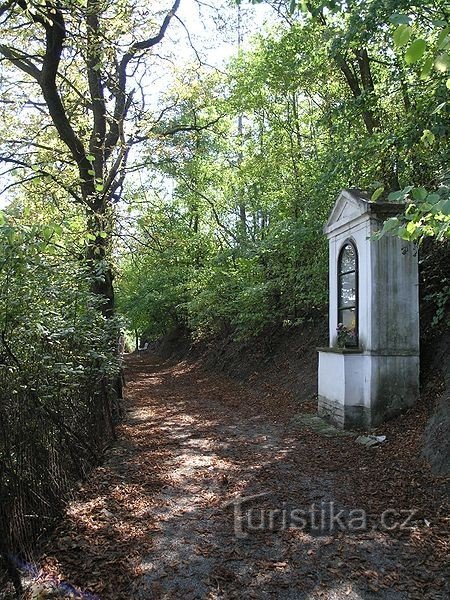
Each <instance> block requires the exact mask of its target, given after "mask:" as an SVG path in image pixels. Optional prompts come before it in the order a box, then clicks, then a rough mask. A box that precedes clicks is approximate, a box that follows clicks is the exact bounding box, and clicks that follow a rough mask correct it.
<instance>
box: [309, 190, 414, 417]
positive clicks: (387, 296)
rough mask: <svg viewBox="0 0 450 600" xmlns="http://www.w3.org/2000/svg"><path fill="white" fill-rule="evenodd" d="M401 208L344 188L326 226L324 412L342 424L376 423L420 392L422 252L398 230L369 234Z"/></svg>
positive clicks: (321, 361) (322, 359)
mask: <svg viewBox="0 0 450 600" xmlns="http://www.w3.org/2000/svg"><path fill="white" fill-rule="evenodd" d="M402 209H404V206H403V205H399V204H392V203H385V202H371V201H370V199H369V197H368V196H367V195H366V194H365V193H364V192H362V191H360V190H356V189H350V190H343V191H342V192H341V194H340V195H339V197H338V199H337V201H336V204H335V206H334V208H333V210H332V212H331V215H330V218H329V220H328V222H327V224H326V226H325V228H324V232H325V234H326V235H327V237H328V240H329V250H330V255H329V284H330V285H329V289H330V293H329V338H330V344H329V347H328V348H320V349H319V390H318V392H319V393H318V395H319V401H318V412H319V414H320V415H321V416H324V417H326V418H328V419H329V420H331V421H332V422H334V423H335V424H336V425H338V426H340V427H343V428H352V427H364V428H370V427H375V426H377V425H379V424H380V423H382V422H383V421H384V420H386V419H388V418H390V417H393V416H395V415H397V414H398V413H400V412H401V411H402V410H404V409H406V408H408V407H410V406H412V405H413V404H414V403H415V401H416V399H417V397H418V395H419V297H418V260H417V252H416V249H415V247H414V245H413V244H411V243H408V242H405V241H403V240H400V239H399V238H397V237H390V236H384V237H383V238H381V239H380V240H373V239H370V238H371V236H372V235H373V233H375V232H376V231H378V230H379V229H380V228H381V227H382V225H383V222H384V220H385V219H386V218H387V217H389V216H393V215H395V214H398V213H399V212H402ZM348 248H351V249H350V250H348V252H349V254H348V256H353V254H356V261H355V262H356V273H355V276H354V275H353V273H350V274H346V272H345V269H350V268H353V267H352V262H351V261H349V262H348V261H346V258H345V257H344V259H343V258H342V253H343V252H344V251H345V249H348ZM352 249H354V250H352ZM352 252H353V254H352ZM346 256H347V255H346ZM349 265H350V266H349ZM347 305H351V306H352V307H353V306H355V308H351V309H347V308H346V306H347ZM342 307H344V308H342ZM339 309H341V310H339ZM340 319H341V320H343V321H345V323H344V325H347V327H346V328H344V327H343V326H342V325H339V320H340Z"/></svg>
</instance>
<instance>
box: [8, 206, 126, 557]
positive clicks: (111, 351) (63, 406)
mask: <svg viewBox="0 0 450 600" xmlns="http://www.w3.org/2000/svg"><path fill="white" fill-rule="evenodd" d="M61 233H62V232H61V231H60V230H59V228H53V227H50V226H33V227H26V226H21V225H17V224H16V225H13V224H11V223H8V222H7V221H5V218H4V217H3V216H2V224H1V225H0V498H1V505H0V538H1V539H2V540H3V542H2V543H3V544H5V542H6V543H7V546H8V548H9V549H10V550H16V551H17V550H19V549H20V550H21V551H24V550H26V549H27V548H29V547H30V546H29V544H30V543H31V542H32V541H33V539H34V537H35V535H36V534H37V533H39V532H41V531H42V530H43V529H45V528H46V527H48V526H49V525H51V523H52V520H53V519H54V518H55V517H57V516H58V515H59V513H60V511H61V507H62V506H63V505H64V502H65V501H66V499H67V494H68V492H69V490H70V487H71V485H73V483H74V482H75V481H76V480H77V479H79V478H80V477H83V476H84V475H85V474H86V472H87V471H88V470H89V468H91V467H92V465H93V464H95V462H96V461H97V460H98V458H99V456H100V453H101V451H102V449H103V448H104V446H105V443H106V441H107V440H108V439H110V437H111V435H112V433H113V430H112V421H113V418H114V416H113V414H112V410H113V403H112V397H113V396H112V390H111V382H112V381H114V378H115V377H116V375H117V372H118V366H119V365H118V359H117V352H116V343H117V323H115V322H114V320H110V321H106V320H105V319H104V317H102V315H101V312H100V311H99V310H98V300H97V299H96V298H95V297H94V296H93V295H92V294H91V292H90V277H89V276H88V274H87V272H86V270H85V269H84V268H83V267H82V266H81V265H80V263H79V261H78V260H77V259H76V258H73V257H72V256H71V254H70V250H69V249H66V250H64V249H61V248H64V247H63V238H62V237H61ZM58 238H59V240H60V242H61V246H60V247H58V243H57V242H56V240H57V239H58Z"/></svg>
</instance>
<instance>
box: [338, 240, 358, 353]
mask: <svg viewBox="0 0 450 600" xmlns="http://www.w3.org/2000/svg"><path fill="white" fill-rule="evenodd" d="M357 263H358V260H357V254H356V248H355V246H354V245H353V244H352V243H351V242H346V244H345V245H344V247H343V248H342V250H341V252H340V254H339V261H338V323H339V324H338V331H339V336H338V337H339V339H340V340H341V342H342V340H343V345H345V346H357V345H358V264H357Z"/></svg>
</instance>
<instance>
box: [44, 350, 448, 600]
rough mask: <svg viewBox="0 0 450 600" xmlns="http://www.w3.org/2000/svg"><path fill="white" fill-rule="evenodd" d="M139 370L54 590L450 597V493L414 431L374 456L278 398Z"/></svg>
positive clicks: (167, 369) (62, 541)
mask: <svg viewBox="0 0 450 600" xmlns="http://www.w3.org/2000/svg"><path fill="white" fill-rule="evenodd" d="M127 371H128V374H127V377H128V385H127V418H126V422H125V423H124V424H123V425H122V426H121V427H120V428H119V439H118V442H117V443H116V444H115V445H114V447H112V448H111V449H110V450H109V451H108V453H107V457H106V462H105V464H104V465H103V466H102V467H100V468H98V469H96V470H95V472H94V473H93V474H92V476H91V477H90V478H89V480H88V482H86V484H85V485H84V486H83V487H82V488H81V489H80V491H79V493H78V494H77V498H76V500H75V501H74V502H73V503H72V504H71V506H70V508H69V511H68V515H67V518H66V520H65V521H64V523H63V524H62V525H61V526H60V527H59V529H58V531H57V532H56V534H55V535H54V536H53V537H52V539H51V540H50V543H49V544H48V549H47V553H46V555H45V556H44V557H43V559H42V563H41V568H42V571H41V573H40V576H41V579H45V578H49V577H55V578H57V579H59V580H64V581H65V582H66V583H67V585H66V588H65V589H66V595H67V597H75V596H70V592H71V591H73V589H72V588H71V587H70V586H71V585H73V586H76V588H77V589H78V590H82V595H81V596H77V597H84V598H86V599H87V598H91V599H93V598H101V599H102V600H107V599H120V600H125V599H137V600H145V599H152V598H155V599H177V600H178V599H179V600H189V599H194V598H201V599H214V598H223V599H225V598H236V599H237V598H257V599H264V598H279V599H283V600H289V599H294V598H295V599H314V598H327V599H333V598H343V599H344V598H349V599H353V600H355V599H358V598H361V599H371V598H377V599H378V598H381V599H391V598H392V599H409V598H427V599H433V598H436V599H443V598H447V597H448V590H446V588H445V579H444V564H445V562H444V561H445V555H446V545H445V533H446V529H445V528H446V521H445V508H444V506H445V492H444V489H443V485H442V482H441V481H439V480H437V479H434V478H433V477H431V475H430V474H429V473H428V470H427V468H426V467H425V465H423V464H422V463H420V462H419V461H418V459H417V458H416V455H417V443H418V442H417V440H416V437H417V436H416V437H414V436H415V433H414V431H415V429H414V424H415V423H416V422H417V416H415V417H414V419H413V417H405V419H404V420H403V421H402V422H401V423H399V422H397V423H396V424H394V425H392V426H390V428H388V429H385V430H384V433H387V435H388V443H386V444H385V445H384V446H381V447H378V448H371V449H368V448H366V447H364V446H361V445H359V444H356V443H355V441H354V438H353V437H351V436H350V437H349V436H340V435H337V436H331V437H327V436H324V435H321V434H320V433H318V432H315V431H314V430H313V429H312V428H310V427H308V426H307V425H305V424H304V423H303V424H300V421H299V420H298V419H297V420H296V419H292V417H293V416H294V415H295V414H296V413H299V412H300V407H299V405H297V404H295V402H294V401H293V399H292V398H290V397H289V396H288V395H286V394H280V395H279V396H278V397H277V395H276V392H275V393H274V391H273V389H272V391H271V392H270V393H268V394H267V395H266V396H265V395H261V394H254V393H253V392H252V390H251V389H250V388H249V387H246V386H244V385H238V384H237V383H235V382H233V381H232V380H230V379H228V378H225V377H221V376H217V375H213V374H211V373H209V374H208V373H206V372H204V371H202V370H201V369H200V368H199V367H198V366H196V365H193V364H189V363H179V364H171V363H167V362H162V361H160V360H159V359H157V358H154V357H148V356H140V357H138V356H131V357H130V358H129V359H128V367H127ZM301 410H303V411H304V410H305V408H304V407H302V408H301ZM309 410H310V411H311V412H312V411H313V410H314V407H313V406H311V407H309ZM249 496H256V497H255V498H253V499H249V500H246V501H243V502H242V505H239V502H238V499H239V498H242V497H245V498H247V497H249ZM230 502H231V504H230ZM227 504H228V506H226V505H227ZM386 509H389V510H390V511H391V512H389V513H385V517H384V518H385V521H383V523H384V524H385V525H388V526H389V527H390V526H391V525H392V523H393V522H395V521H398V522H399V523H400V522H402V521H404V520H405V519H406V517H407V516H408V514H409V513H407V512H401V511H409V510H412V509H414V510H415V511H416V512H415V513H414V515H413V517H412V520H411V522H410V523H409V524H408V526H407V527H405V528H404V529H400V528H396V529H395V530H392V531H385V530H384V529H385V528H384V527H383V523H382V522H381V515H382V513H383V511H385V510H386ZM295 510H297V512H294V511H295ZM341 510H342V512H341V513H340V514H338V513H339V511H341ZM355 510H358V511H359V512H358V513H356V512H351V511H355ZM277 511H278V512H277ZM299 511H304V512H302V513H300V512H299ZM361 511H364V513H362V512H361ZM330 515H331V516H334V517H336V518H335V520H334V522H333V520H331V521H330ZM240 517H242V518H241V519H240ZM338 517H339V518H338ZM248 519H250V521H249V520H248ZM342 527H343V528H344V529H345V531H341V528H342ZM447 531H448V530H447ZM69 582H70V584H69Z"/></svg>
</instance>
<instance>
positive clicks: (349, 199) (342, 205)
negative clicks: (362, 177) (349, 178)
mask: <svg viewBox="0 0 450 600" xmlns="http://www.w3.org/2000/svg"><path fill="white" fill-rule="evenodd" d="M368 204H369V197H368V196H367V194H366V193H365V192H363V191H362V190H357V189H349V190H342V192H341V193H340V194H339V196H338V198H337V200H336V202H335V205H334V207H333V210H332V211H331V214H330V217H329V219H328V221H327V224H326V226H325V229H326V230H327V229H328V228H330V227H332V226H334V225H345V223H349V222H350V221H353V220H354V219H356V218H358V217H359V216H361V215H362V214H364V213H365V212H367V210H368Z"/></svg>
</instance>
